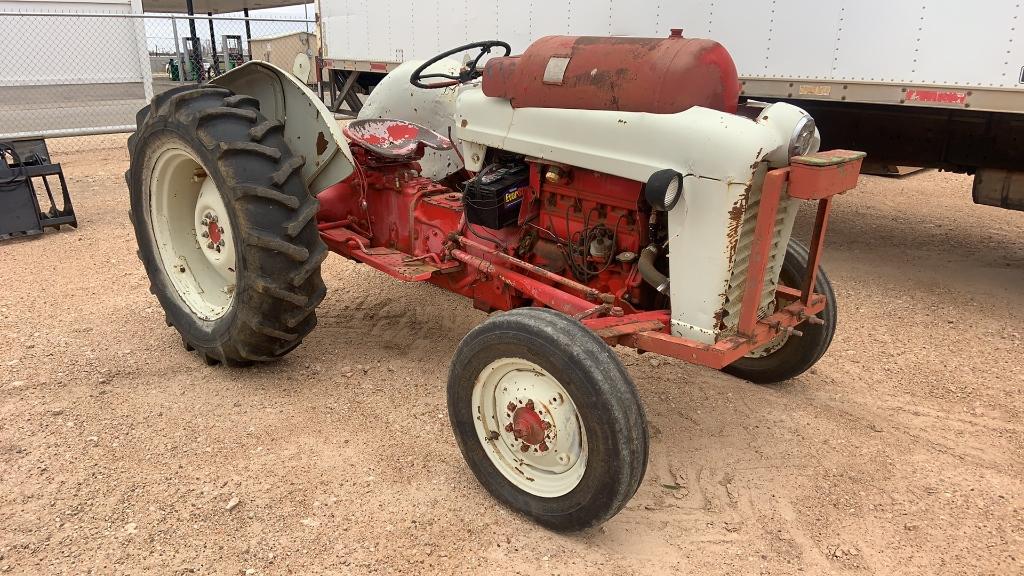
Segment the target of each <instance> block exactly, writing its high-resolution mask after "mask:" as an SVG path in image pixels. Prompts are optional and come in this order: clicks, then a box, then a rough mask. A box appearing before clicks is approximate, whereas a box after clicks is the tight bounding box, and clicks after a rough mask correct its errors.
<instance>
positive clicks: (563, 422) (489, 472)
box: [448, 308, 648, 530]
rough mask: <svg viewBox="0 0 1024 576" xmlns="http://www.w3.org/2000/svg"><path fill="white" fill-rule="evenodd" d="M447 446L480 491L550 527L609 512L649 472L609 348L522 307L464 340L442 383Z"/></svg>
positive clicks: (631, 397)
mask: <svg viewBox="0 0 1024 576" xmlns="http://www.w3.org/2000/svg"><path fill="white" fill-rule="evenodd" d="M448 415H449V418H450V419H451V424H452V428H453V430H454V432H455V439H456V441H457V442H458V444H459V448H460V449H461V450H462V455H463V456H464V457H465V459H466V462H467V463H468V464H469V467H470V468H471V469H472V470H473V473H474V474H475V475H476V477H477V479H478V480H479V481H480V483H481V484H483V485H484V487H485V488H486V489H487V490H488V491H489V492H490V493H491V494H492V495H493V496H494V497H495V498H497V499H498V500H500V501H501V502H503V503H504V504H506V505H507V506H509V507H510V508H512V509H514V510H516V511H518V512H521V513H523V514H526V515H527V516H530V517H532V518H533V519H534V520H536V521H537V522H538V523H540V524H542V525H544V526H547V527H549V528H552V529H555V530H578V529H582V528H586V527H588V526H593V525H595V524H598V523H601V522H603V521H605V520H607V519H608V518H611V517H612V516H614V515H615V514H616V513H617V512H618V511H619V510H621V509H622V507H623V506H625V504H626V502H628V501H629V499H630V498H632V496H633V494H634V493H636V490H637V488H638V487H639V486H640V481H641V480H642V479H643V475H644V471H645V469H646V467H647V452H648V437H647V421H646V418H645V416H644V411H643V407H642V406H641V404H640V399H639V397H638V395H637V391H636V388H635V386H634V385H633V382H632V380H630V378H629V375H628V374H627V372H626V369H625V368H624V367H623V366H622V363H621V362H620V361H619V358H618V356H616V354H615V352H614V351H612V349H611V348H610V347H609V346H608V345H607V344H605V343H604V341H602V340H601V339H600V338H599V337H597V335H595V334H594V333H593V332H591V331H590V330H588V329H587V328H586V327H584V326H583V325H582V324H580V323H579V322H578V321H576V320H574V319H572V318H570V317H568V316H566V315H564V314H561V313H558V312H555V311H552V310H548V309H541V308H523V309H518V310H513V311H511V312H506V313H502V314H499V315H497V316H495V317H493V318H490V319H488V320H487V321H486V322H484V323H483V324H481V325H480V326H478V327H477V328H475V329H474V330H472V331H471V332H470V333H469V334H467V335H466V337H465V338H464V339H463V340H462V343H461V344H460V345H459V349H458V351H457V352H456V354H455V358H454V360H452V364H451V370H450V372H449V376H448Z"/></svg>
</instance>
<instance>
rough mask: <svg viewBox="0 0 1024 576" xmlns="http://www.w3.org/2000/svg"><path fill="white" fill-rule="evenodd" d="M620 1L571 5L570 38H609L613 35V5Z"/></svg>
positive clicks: (596, 0) (599, 1)
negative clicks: (608, 36)
mask: <svg viewBox="0 0 1024 576" xmlns="http://www.w3.org/2000/svg"><path fill="white" fill-rule="evenodd" d="M616 1H618V0H587V1H586V2H579V1H577V2H573V3H572V4H570V5H569V35H570V36H607V35H609V34H611V30H612V26H611V24H612V19H611V11H612V4H613V3H614V2H616Z"/></svg>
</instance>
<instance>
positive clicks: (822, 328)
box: [722, 240, 836, 384]
mask: <svg viewBox="0 0 1024 576" xmlns="http://www.w3.org/2000/svg"><path fill="white" fill-rule="evenodd" d="M809 259H810V255H809V253H808V250H807V246H805V245H804V244H803V243H802V242H799V241H797V240H791V241H790V243H789V246H788V247H787V249H786V258H785V260H783V262H782V272H781V273H780V274H779V281H780V282H781V283H782V284H785V285H786V286H792V287H794V288H796V287H799V286H801V282H803V280H804V278H806V277H807V263H808V260H809ZM814 291H815V292H817V293H818V294H821V295H823V296H825V309H824V310H822V311H821V312H819V313H818V315H817V316H818V318H819V319H821V320H822V322H823V323H821V324H811V323H809V322H804V323H803V324H801V325H800V326H799V329H800V331H801V332H802V333H803V336H795V335H794V336H789V335H786V334H781V335H779V337H778V338H776V339H775V340H774V341H773V342H770V343H768V344H767V345H766V346H763V347H761V348H760V349H758V350H754V351H753V352H752V353H750V354H748V355H747V356H745V357H743V358H740V359H739V360H737V361H736V362H733V363H732V364H730V365H728V366H726V367H725V368H723V369H722V371H723V372H726V373H728V374H732V375H733V376H737V377H739V378H743V379H744V380H749V381H751V382H754V383H756V384H774V383H777V382H782V381H784V380H789V379H790V378H795V377H797V376H799V375H800V374H803V373H804V372H806V371H807V370H809V369H810V368H811V366H814V365H815V364H816V363H817V362H818V360H820V359H821V357H822V356H824V355H825V351H826V350H828V347H829V344H831V343H832V337H833V336H834V335H835V333H836V295H835V293H834V292H833V291H832V282H830V281H829V279H828V275H826V274H825V270H823V269H822V268H821V267H820V266H819V267H818V276H817V283H816V284H815V286H814ZM787 304H788V303H787V302H780V305H787Z"/></svg>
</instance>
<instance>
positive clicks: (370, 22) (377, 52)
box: [366, 2, 395, 61]
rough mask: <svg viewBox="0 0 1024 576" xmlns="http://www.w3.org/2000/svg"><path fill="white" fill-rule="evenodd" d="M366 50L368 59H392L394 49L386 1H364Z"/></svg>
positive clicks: (393, 57)
mask: <svg viewBox="0 0 1024 576" xmlns="http://www.w3.org/2000/svg"><path fill="white" fill-rule="evenodd" d="M366 20H367V29H366V37H367V44H366V52H367V54H368V56H369V60H375V61H381V60H384V61H394V60H395V51H394V50H393V49H392V48H391V42H390V33H389V30H388V28H389V27H390V26H391V22H390V21H389V14H388V9H387V3H385V2H367V3H366Z"/></svg>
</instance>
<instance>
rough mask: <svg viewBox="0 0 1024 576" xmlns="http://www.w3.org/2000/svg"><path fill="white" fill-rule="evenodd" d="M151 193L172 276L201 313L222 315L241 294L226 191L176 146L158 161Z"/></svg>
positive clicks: (209, 317)
mask: <svg viewBox="0 0 1024 576" xmlns="http://www.w3.org/2000/svg"><path fill="white" fill-rule="evenodd" d="M149 193H150V216H151V219H152V223H153V235H154V237H155V240H156V246H157V252H158V254H159V259H160V262H161V264H163V267H164V271H165V272H166V273H167V277H168V278H169V279H170V281H171V284H172V285H173V286H174V289H175V291H177V293H178V296H179V297H180V298H181V300H182V301H183V302H184V303H185V304H186V305H187V306H188V307H189V308H190V309H191V310H192V312H193V313H195V315H196V316H198V317H199V318H201V319H203V320H207V321H210V320H216V319H218V318H220V317H221V316H223V315H224V314H225V313H226V312H227V311H228V308H230V307H231V302H232V300H233V299H234V295H235V243H234V241H233V235H234V229H233V227H232V226H231V221H230V219H229V218H228V211H227V207H226V206H225V205H224V199H223V197H222V196H221V194H220V190H218V189H217V185H216V184H215V183H214V181H213V178H211V177H210V176H209V175H208V174H207V171H206V170H205V169H204V168H203V167H202V165H201V164H200V163H199V162H198V161H197V160H196V159H195V157H193V156H192V155H191V154H190V153H189V152H188V151H187V150H185V149H184V148H180V147H175V146H172V147H169V148H165V149H164V150H163V151H162V152H161V153H160V155H159V156H158V157H157V159H156V162H155V163H154V164H153V172H152V176H151V177H150V181H149Z"/></svg>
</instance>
